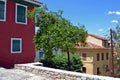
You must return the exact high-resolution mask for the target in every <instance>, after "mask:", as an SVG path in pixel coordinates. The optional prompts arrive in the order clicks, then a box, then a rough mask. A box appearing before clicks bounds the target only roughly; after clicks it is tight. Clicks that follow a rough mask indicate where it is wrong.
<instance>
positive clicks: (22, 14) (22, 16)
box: [17, 5, 26, 23]
mask: <svg viewBox="0 0 120 80" xmlns="http://www.w3.org/2000/svg"><path fill="white" fill-rule="evenodd" d="M17 22H22V23H26V8H25V7H23V6H20V5H18V6H17Z"/></svg>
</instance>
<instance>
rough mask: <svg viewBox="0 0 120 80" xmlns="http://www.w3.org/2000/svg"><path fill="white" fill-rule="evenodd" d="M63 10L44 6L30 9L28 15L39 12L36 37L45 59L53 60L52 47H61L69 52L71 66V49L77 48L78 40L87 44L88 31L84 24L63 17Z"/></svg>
mask: <svg viewBox="0 0 120 80" xmlns="http://www.w3.org/2000/svg"><path fill="white" fill-rule="evenodd" d="M62 12H63V11H58V12H52V11H49V10H48V9H47V8H46V6H43V7H42V8H35V10H33V11H29V12H28V16H29V17H31V16H33V15H35V14H36V13H37V15H36V16H37V19H36V20H37V22H36V23H35V24H36V26H37V27H39V29H38V31H37V33H36V35H35V37H34V43H35V46H36V49H40V48H42V49H43V52H44V54H45V59H46V60H48V61H51V60H52V58H53V57H54V55H53V53H52V49H58V48H61V49H62V50H64V51H66V52H67V54H68V66H70V50H71V49H73V48H75V46H76V44H77V43H78V42H81V43H83V45H84V44H85V40H86V37H87V31H86V30H85V28H84V26H79V27H78V26H74V25H73V24H72V23H71V22H70V21H69V20H67V19H65V18H63V17H62ZM69 68H70V67H69Z"/></svg>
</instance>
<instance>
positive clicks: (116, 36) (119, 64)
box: [113, 24, 120, 75]
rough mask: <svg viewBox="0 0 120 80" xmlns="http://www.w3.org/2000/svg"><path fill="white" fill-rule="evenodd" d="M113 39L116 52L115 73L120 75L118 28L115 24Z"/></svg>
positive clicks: (119, 34)
mask: <svg viewBox="0 0 120 80" xmlns="http://www.w3.org/2000/svg"><path fill="white" fill-rule="evenodd" d="M113 39H114V41H115V43H116V45H115V49H116V51H117V55H115V57H114V61H115V66H116V68H117V73H118V74H119V75H120V26H119V24H117V26H116V28H115V30H113Z"/></svg>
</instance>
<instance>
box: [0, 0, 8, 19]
mask: <svg viewBox="0 0 120 80" xmlns="http://www.w3.org/2000/svg"><path fill="white" fill-rule="evenodd" d="M0 1H3V2H5V7H4V19H0V21H6V3H7V1H6V0H0Z"/></svg>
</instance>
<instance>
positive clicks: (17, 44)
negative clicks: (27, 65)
mask: <svg viewBox="0 0 120 80" xmlns="http://www.w3.org/2000/svg"><path fill="white" fill-rule="evenodd" d="M12 51H13V52H16V51H20V40H13V41H12Z"/></svg>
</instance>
